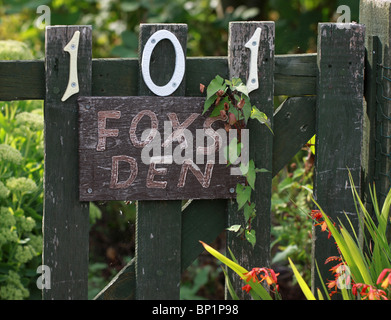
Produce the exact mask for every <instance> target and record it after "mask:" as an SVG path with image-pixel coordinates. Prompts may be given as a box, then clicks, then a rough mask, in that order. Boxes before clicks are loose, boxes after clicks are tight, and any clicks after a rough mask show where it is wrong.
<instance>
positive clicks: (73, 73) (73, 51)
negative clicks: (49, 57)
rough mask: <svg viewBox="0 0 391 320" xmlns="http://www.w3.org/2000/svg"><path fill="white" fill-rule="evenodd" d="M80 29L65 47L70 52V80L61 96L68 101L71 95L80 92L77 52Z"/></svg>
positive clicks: (62, 99)
mask: <svg viewBox="0 0 391 320" xmlns="http://www.w3.org/2000/svg"><path fill="white" fill-rule="evenodd" d="M79 40H80V31H75V33H74V34H73V37H72V39H71V41H69V43H68V44H67V45H66V46H65V47H64V51H66V52H69V55H70V61H69V81H68V86H67V89H66V90H65V93H64V95H63V96H62V98H61V101H62V102H64V101H66V100H67V99H68V98H69V97H70V96H73V95H74V94H75V93H78V92H79V80H78V78H77V52H78V50H79Z"/></svg>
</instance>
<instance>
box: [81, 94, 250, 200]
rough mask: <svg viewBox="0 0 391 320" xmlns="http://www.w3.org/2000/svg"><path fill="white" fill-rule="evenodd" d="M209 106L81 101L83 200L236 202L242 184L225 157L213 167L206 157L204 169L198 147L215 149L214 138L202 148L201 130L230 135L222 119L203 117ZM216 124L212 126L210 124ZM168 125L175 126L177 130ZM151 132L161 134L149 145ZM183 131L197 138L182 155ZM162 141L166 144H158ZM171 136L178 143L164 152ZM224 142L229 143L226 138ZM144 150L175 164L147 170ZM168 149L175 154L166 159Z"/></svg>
mask: <svg viewBox="0 0 391 320" xmlns="http://www.w3.org/2000/svg"><path fill="white" fill-rule="evenodd" d="M204 101H205V99H204V98H196V97H82V98H80V99H79V100H78V103H79V160H80V163H79V177H80V188H79V193H80V200H81V201H96V200H158V199H160V200H162V199H166V200H175V199H176V200H179V199H218V198H222V199H225V198H232V197H234V196H235V189H236V184H237V183H238V182H239V181H242V180H243V178H242V177H241V176H239V175H231V174H230V170H231V167H229V166H227V164H226V162H225V160H224V159H225V158H223V157H220V156H221V155H220V154H219V153H220V151H217V152H215V159H214V162H215V163H214V164H210V163H207V162H208V161H210V159H209V160H208V158H207V156H204V157H203V158H204V160H203V162H204V163H200V161H199V159H197V158H196V152H197V148H198V147H207V146H212V145H213V141H212V139H211V138H209V139H208V140H209V141H206V138H205V139H204V141H203V144H202V145H201V143H197V139H196V133H197V129H199V132H201V133H202V132H204V128H213V129H214V132H217V130H219V129H221V130H220V131H218V132H219V133H220V135H222V134H223V132H224V133H226V132H225V130H224V121H222V118H220V116H219V117H217V118H211V117H209V114H208V113H206V114H205V115H202V111H203V105H204ZM155 117H156V118H155ZM170 118H171V120H170ZM212 119H213V120H212ZM211 121H212V122H213V123H212V124H208V123H210V122H211ZM165 123H166V127H167V128H168V129H166V130H164V126H165ZM167 124H172V127H171V125H168V126H167ZM151 126H154V127H155V126H156V129H157V131H158V132H159V134H156V136H155V139H154V140H153V142H151V143H150V144H146V142H147V139H148V136H146V137H142V134H143V132H144V130H147V129H150V128H151ZM181 128H182V129H187V130H188V131H189V134H191V135H192V136H191V138H192V139H190V138H189V139H186V141H187V143H188V146H187V148H186V149H181V144H182V143H184V141H183V140H181V138H180V137H179V136H178V139H177V138H175V137H176V134H175V132H179V131H178V130H181ZM164 131H166V133H165V132H164ZM170 133H172V135H171V134H170ZM159 135H160V138H161V139H158V137H159ZM170 136H173V137H174V138H173V141H172V143H169V144H168V147H167V148H162V147H161V146H162V145H163V144H165V143H166V142H167V141H168V140H169V139H170V138H169V137H170ZM224 139H226V140H228V134H227V133H226V136H225V137H223V141H224ZM178 140H179V142H180V143H179V142H178ZM197 144H198V145H197ZM153 145H154V146H157V148H156V149H155V150H156V153H154V151H153V150H152V149H153V148H154V147H152V146H153ZM170 146H171V148H170ZM222 146H223V145H221V149H223V148H222ZM144 147H145V148H149V150H150V152H149V153H145V154H148V155H149V156H154V157H155V156H159V153H158V152H159V151H160V152H161V153H160V155H161V156H168V157H169V155H173V160H172V164H168V163H155V164H148V163H147V162H146V161H145V160H143V159H142V152H145V150H146V149H145V150H144ZM190 148H192V149H190ZM166 149H168V150H169V149H171V151H170V153H166V151H165V150H166ZM143 150H144V151H143ZM158 150H159V151H158ZM190 150H192V151H190ZM143 154H144V153H143ZM209 157H210V156H209ZM166 159H167V158H166ZM185 159H186V160H185ZM187 159H190V160H191V161H192V162H193V163H191V162H190V161H188V160H187ZM201 162H202V161H201ZM221 162H223V163H221ZM131 168H132V169H131ZM197 168H198V169H197ZM209 170H210V174H208V172H209ZM117 172H118V174H117ZM136 172H137V173H136ZM208 177H210V180H208V179H207V178H208Z"/></svg>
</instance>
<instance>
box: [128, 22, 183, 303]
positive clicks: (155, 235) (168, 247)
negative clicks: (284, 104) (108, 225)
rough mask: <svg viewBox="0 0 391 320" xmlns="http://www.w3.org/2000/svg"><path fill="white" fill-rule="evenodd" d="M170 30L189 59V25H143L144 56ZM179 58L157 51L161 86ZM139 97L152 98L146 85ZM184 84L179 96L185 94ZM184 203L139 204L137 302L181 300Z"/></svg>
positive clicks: (162, 46)
mask: <svg viewBox="0 0 391 320" xmlns="http://www.w3.org/2000/svg"><path fill="white" fill-rule="evenodd" d="M162 29H165V30H169V31H171V32H172V33H173V34H174V35H175V36H176V37H177V38H178V40H179V42H180V44H181V46H182V48H183V51H184V54H185V55H186V45H187V25H185V24H142V25H141V26H140V48H141V50H140V54H142V50H143V48H144V45H145V43H146V41H147V40H148V39H149V37H150V36H151V35H152V34H153V33H155V32H156V31H158V30H162ZM174 65H175V54H174V52H173V50H172V44H171V43H170V42H169V41H167V40H162V41H161V42H159V43H158V44H157V45H156V47H155V50H154V51H153V55H152V59H151V65H150V70H151V74H152V79H153V81H155V83H156V84H157V85H164V84H166V83H167V82H168V81H169V80H170V78H171V76H172V72H173V66H174ZM141 79H142V77H141V76H140V82H139V95H140V96H142V95H151V92H150V90H149V89H148V88H147V86H146V84H145V83H144V81H142V80H141ZM185 88H186V85H185V81H184V80H183V81H182V83H181V84H180V86H179V87H178V89H177V90H176V91H175V92H174V94H173V95H175V96H183V95H184V94H185ZM181 208H182V202H181V201H168V200H166V201H139V202H138V204H137V221H136V299H138V300H142V299H153V300H155V299H179V289H180V286H179V285H180V280H181V228H182V211H181Z"/></svg>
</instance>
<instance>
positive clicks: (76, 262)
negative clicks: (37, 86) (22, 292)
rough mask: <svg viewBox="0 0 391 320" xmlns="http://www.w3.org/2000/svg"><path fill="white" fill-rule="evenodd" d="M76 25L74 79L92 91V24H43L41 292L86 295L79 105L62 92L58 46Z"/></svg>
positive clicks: (62, 59) (63, 57)
mask: <svg viewBox="0 0 391 320" xmlns="http://www.w3.org/2000/svg"><path fill="white" fill-rule="evenodd" d="M75 31H80V42H79V48H78V52H79V54H78V79H79V87H80V92H79V94H81V95H90V94H91V58H92V28H91V27H90V26H69V27H64V26H53V27H47V29H46V97H45V107H44V112H45V174H44V183H45V188H44V189H45V190H44V216H43V237H44V248H43V264H44V265H47V266H48V267H49V268H50V270H51V289H44V290H43V298H44V299H45V300H49V299H56V300H57V299H61V300H63V299H87V297H88V295H87V294H88V246H89V205H88V203H83V202H80V201H79V195H78V184H79V176H78V174H79V171H78V158H79V156H78V116H77V115H78V112H77V110H78V106H77V103H76V98H77V96H78V95H79V94H76V95H74V96H71V97H70V98H69V99H68V100H66V101H65V102H62V101H61V98H62V95H63V94H64V91H65V89H66V88H67V84H68V74H69V63H70V58H69V54H68V52H65V51H64V50H63V49H64V47H65V46H66V45H67V44H68V42H69V41H70V40H71V38H72V36H73V34H74V33H75Z"/></svg>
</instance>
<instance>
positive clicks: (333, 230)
mask: <svg viewBox="0 0 391 320" xmlns="http://www.w3.org/2000/svg"><path fill="white" fill-rule="evenodd" d="M349 179H350V185H351V188H352V193H353V198H354V202H355V205H356V211H357V216H358V218H359V223H360V228H361V229H362V230H363V232H364V235H365V236H364V243H363V244H361V242H360V241H359V238H358V235H357V234H356V232H355V230H354V228H353V226H352V223H351V221H350V219H349V217H348V216H347V215H345V216H346V221H347V223H348V225H347V226H345V225H343V224H342V223H341V221H338V222H334V221H332V220H331V219H330V218H329V217H328V216H327V215H326V214H325V213H324V212H323V210H322V209H321V208H320V207H319V206H318V207H319V210H314V212H313V213H312V214H313V216H314V219H315V220H317V222H318V224H319V225H321V227H322V231H325V232H329V235H330V236H331V237H332V238H333V239H334V240H335V243H336V245H337V247H338V251H339V252H340V255H339V256H336V257H330V258H329V259H328V260H327V261H326V262H329V261H337V262H338V264H337V265H336V266H334V267H332V268H331V269H330V270H331V271H332V272H333V273H334V275H335V279H333V280H329V282H328V284H327V287H328V288H329V289H333V291H332V292H331V294H330V295H333V294H337V293H341V294H342V297H343V298H344V299H355V298H360V299H369V300H378V299H390V298H391V286H390V284H391V283H390V281H389V280H390V278H391V276H389V275H388V276H387V277H386V274H387V272H388V273H389V272H390V271H391V250H390V243H389V242H388V239H387V234H386V231H387V226H388V225H389V223H390V217H389V211H390V207H391V190H390V192H389V193H388V195H387V197H386V199H385V201H384V203H383V206H382V208H381V209H380V208H379V204H378V202H377V197H376V188H375V185H374V186H373V188H369V190H370V195H371V200H372V203H373V211H374V215H375V216H374V217H372V215H371V214H370V212H369V211H368V209H367V208H366V206H365V204H364V203H363V202H362V200H361V198H360V196H359V194H358V192H357V189H356V188H355V186H354V182H353V179H352V176H351V174H350V173H349ZM315 203H316V202H315ZM337 225H339V227H337ZM349 230H350V231H349ZM346 270H348V278H346ZM340 277H344V278H346V279H345V282H346V283H344V286H343V288H342V289H341V288H339V287H340V286H338V284H339V282H338V281H340ZM348 289H351V290H348ZM383 289H384V290H383Z"/></svg>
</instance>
